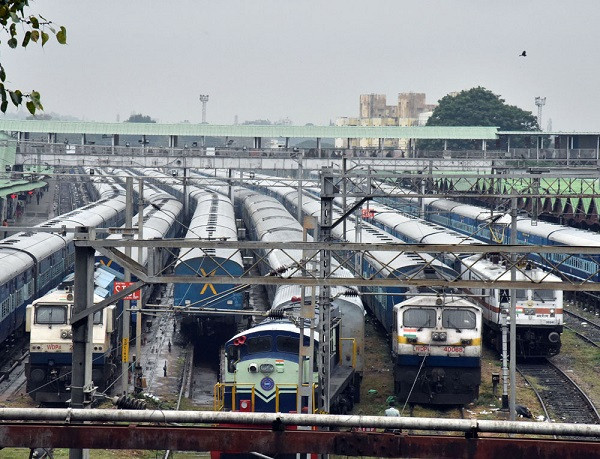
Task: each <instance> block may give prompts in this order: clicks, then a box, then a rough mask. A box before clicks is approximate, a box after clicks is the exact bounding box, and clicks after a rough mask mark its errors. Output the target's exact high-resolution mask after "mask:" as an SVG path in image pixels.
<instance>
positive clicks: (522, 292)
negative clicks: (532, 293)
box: [515, 289, 529, 301]
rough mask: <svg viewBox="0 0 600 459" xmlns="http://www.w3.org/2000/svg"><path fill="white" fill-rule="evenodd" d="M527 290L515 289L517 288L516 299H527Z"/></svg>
mask: <svg viewBox="0 0 600 459" xmlns="http://www.w3.org/2000/svg"><path fill="white" fill-rule="evenodd" d="M528 291H529V290H522V289H517V290H515V292H516V298H517V300H519V301H524V300H527V299H528V296H529V295H528V294H527V292H528Z"/></svg>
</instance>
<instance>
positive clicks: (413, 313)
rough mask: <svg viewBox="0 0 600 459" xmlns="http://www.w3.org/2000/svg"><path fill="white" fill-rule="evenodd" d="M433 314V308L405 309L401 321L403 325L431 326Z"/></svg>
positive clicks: (433, 324) (432, 324) (433, 322)
mask: <svg viewBox="0 0 600 459" xmlns="http://www.w3.org/2000/svg"><path fill="white" fill-rule="evenodd" d="M435 316H436V314H435V309H415V308H413V309H407V310H406V311H404V314H403V315H402V322H403V325H404V326H405V327H415V328H433V327H435Z"/></svg>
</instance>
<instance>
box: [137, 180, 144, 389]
mask: <svg viewBox="0 0 600 459" xmlns="http://www.w3.org/2000/svg"><path fill="white" fill-rule="evenodd" d="M139 180H140V183H139V190H138V219H137V237H136V239H138V240H139V239H144V180H142V177H140V178H139ZM137 251H138V263H139V264H140V265H141V264H142V263H143V260H144V256H143V248H142V247H138V248H137ZM143 307H144V305H143V304H142V296H141V295H140V299H139V300H137V309H138V311H137V312H136V323H135V390H136V392H138V391H139V392H141V391H142V378H143V376H144V375H143V371H142V316H143V314H142V313H141V312H140V310H141V309H142V308H143Z"/></svg>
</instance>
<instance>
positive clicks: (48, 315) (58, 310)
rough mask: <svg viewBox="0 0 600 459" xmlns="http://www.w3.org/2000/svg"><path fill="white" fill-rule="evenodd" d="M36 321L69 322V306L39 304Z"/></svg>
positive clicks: (46, 322) (40, 322) (54, 323)
mask: <svg viewBox="0 0 600 459" xmlns="http://www.w3.org/2000/svg"><path fill="white" fill-rule="evenodd" d="M35 323H37V324H48V325H60V324H66V323H67V308H66V307H65V306H58V305H56V306H37V307H36V308H35Z"/></svg>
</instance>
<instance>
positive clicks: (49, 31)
mask: <svg viewBox="0 0 600 459" xmlns="http://www.w3.org/2000/svg"><path fill="white" fill-rule="evenodd" d="M28 8H29V1H28V0H0V26H1V27H2V32H4V35H3V36H2V35H0V45H1V44H3V43H6V44H7V45H8V47H9V48H12V49H15V48H16V47H17V46H19V41H20V42H21V46H22V47H23V48H26V47H27V46H29V45H30V44H31V43H39V44H40V46H44V45H45V44H46V43H47V42H48V40H49V39H50V37H51V36H52V35H54V37H55V38H56V40H57V41H58V43H60V44H61V45H65V44H66V43H67V29H66V28H65V27H63V26H56V25H55V24H54V23H53V22H52V21H49V20H48V19H46V18H45V17H43V16H42V15H41V14H38V15H34V14H29V13H27V9H28ZM7 37H8V38H7ZM0 98H1V100H2V102H1V103H0V110H1V111H2V113H6V110H7V109H8V102H9V100H10V101H11V102H12V104H13V105H14V106H15V107H18V106H20V105H21V104H23V102H25V106H26V107H27V110H29V113H31V114H32V115H34V114H35V112H36V110H43V109H44V107H43V106H42V103H41V100H40V93H39V92H37V91H35V90H32V91H30V92H23V91H21V90H20V89H16V88H8V87H7V86H6V70H5V68H4V66H3V65H2V63H1V62H0Z"/></svg>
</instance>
